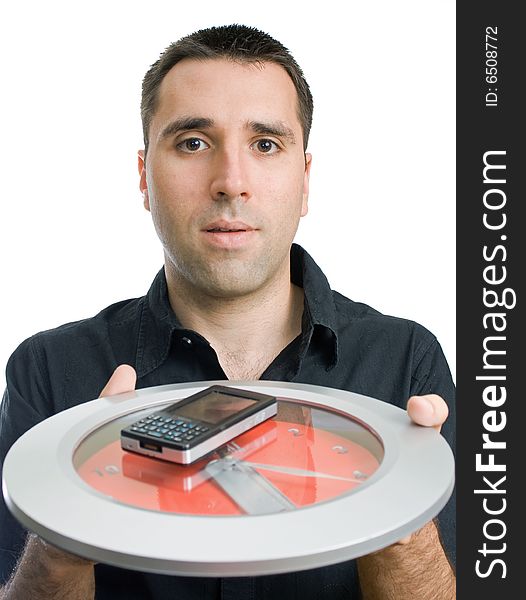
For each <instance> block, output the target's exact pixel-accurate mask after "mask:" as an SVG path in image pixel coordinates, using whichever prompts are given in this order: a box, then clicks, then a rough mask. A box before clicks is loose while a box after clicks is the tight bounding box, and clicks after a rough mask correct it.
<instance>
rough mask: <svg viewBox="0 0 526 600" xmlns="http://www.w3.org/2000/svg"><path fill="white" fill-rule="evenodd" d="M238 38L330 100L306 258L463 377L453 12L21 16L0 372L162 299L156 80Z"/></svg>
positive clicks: (305, 233)
mask: <svg viewBox="0 0 526 600" xmlns="http://www.w3.org/2000/svg"><path fill="white" fill-rule="evenodd" d="M232 22H238V23H244V24H247V25H253V26H256V27H258V28H260V29H262V30H264V31H267V32H268V33H270V34H271V35H272V36H273V37H275V38H277V39H278V40H280V41H281V42H283V43H284V44H285V45H286V46H287V47H288V48H289V49H290V50H291V52H292V53H293V55H294V56H295V58H296V60H297V61H298V62H299V64H300V65H301V66H302V67H303V70H304V72H305V75H306V77H307V80H308V81H309V84H310V86H311V90H312V92H313V95H314V102H315V110H314V123H313V128H312V134H311V139H310V142H309V151H310V152H312V154H313V156H314V159H313V167H312V174H311V195H310V212H309V215H308V216H307V217H306V218H305V219H303V221H302V224H301V225H300V231H299V233H298V237H297V241H299V243H301V244H302V245H304V247H305V248H306V249H307V250H308V251H309V253H310V254H311V255H312V256H313V257H314V259H315V260H316V261H317V262H318V264H319V265H320V266H321V267H322V268H323V270H324V271H325V273H326V274H327V277H328V279H329V281H330V283H331V284H332V287H333V288H334V289H337V290H339V291H340V292H342V293H343V294H345V295H347V296H349V297H351V298H352V299H354V300H358V301H362V302H365V303H367V304H370V305H371V306H373V307H375V308H377V309H379V310H380V311H382V312H384V313H387V314H393V315H396V316H401V317H407V318H410V319H412V320H415V321H418V322H420V323H421V324H422V325H424V326H426V327H427V328H428V329H430V330H431V331H433V333H435V334H436V335H437V337H438V338H439V341H440V342H441V344H442V346H443V348H444V351H445V353H446V356H447V358H448V361H449V364H450V367H451V369H452V371H453V374H454V373H455V359H456V357H455V306H454V299H455V298H454V297H455V265H454V258H455V238H454V231H455V216H454V203H455V195H454V194H455V190H454V183H455V182H454V177H455V173H454V168H455V167H454V165H455V112H454V101H455V89H454V86H455V70H454V69H455V64H454V56H455V46H454V45H455V3H454V2H453V0H428V1H427V2H422V1H421V0H414V1H403V0H402V1H398V2H391V1H389V0H383V1H375V2H364V1H363V0H360V1H355V0H353V1H348V2H345V3H344V2H336V1H332V2H331V1H325V2H320V3H316V4H315V5H313V6H312V7H311V6H310V5H309V4H308V3H306V2H301V3H300V2H298V3H294V2H288V3H287V2H284V1H283V0H279V1H274V0H266V1H265V2H263V3H261V2H258V3H256V2H253V3H252V2H248V1H246V0H243V1H231V2H221V3H219V2H216V1H212V0H201V1H200V2H176V1H175V0H171V1H163V0H149V1H148V2H144V1H141V2H138V1H135V0H128V1H126V2H125V1H113V2H108V1H101V0H92V1H91V2H89V3H87V2H86V3H80V2H65V1H64V2H59V1H53V0H51V1H47V2H37V1H34V2H23V1H20V2H18V3H16V4H14V3H13V4H11V5H10V7H9V8H7V9H5V8H4V9H3V13H2V15H1V18H0V61H1V63H0V66H1V71H0V72H1V93H0V118H1V120H2V137H1V139H2V143H1V147H0V165H1V168H2V177H1V204H0V207H1V208H0V244H1V247H0V256H1V265H0V268H1V281H2V290H1V302H2V307H1V308H2V310H1V311H0V319H1V323H0V326H1V327H0V331H1V334H0V364H1V365H5V363H6V362H7V359H8V357H9V355H10V354H11V352H12V351H13V350H14V349H15V348H16V346H17V345H18V344H19V343H20V342H21V341H22V340H23V339H25V338H26V337H28V336H30V335H32V334H33V333H35V332H37V331H40V330H43V329H49V328H52V327H56V326H58V325H60V324H62V323H65V322H68V321H74V320H78V319H81V318H85V317H89V316H91V315H93V314H95V313H97V312H98V311H99V310H100V309H102V308H103V307H105V306H107V305H109V304H111V303H113V302H116V301H119V300H122V299H125V298H131V297H136V296H141V295H143V294H144V293H145V292H146V291H147V289H148V287H149V285H150V282H151V280H152V279H153V277H154V275H155V273H156V272H157V271H158V269H159V268H160V267H161V265H162V252H161V245H160V243H159V242H158V240H157V238H156V235H155V232H154V229H153V226H152V224H151V221H150V215H149V213H147V212H146V211H145V210H144V209H143V207H142V197H141V195H140V194H139V190H138V176H137V169H136V151H137V149H138V148H140V147H141V146H142V130H141V123H140V116H139V103H140V87H141V80H142V77H143V75H144V73H145V72H146V70H147V69H148V67H149V66H150V64H151V63H153V62H154V61H155V60H156V59H157V58H158V56H159V54H160V53H161V52H162V50H164V48H165V47H166V46H167V45H168V44H169V43H171V42H172V41H175V40H176V39H178V38H179V37H181V36H183V35H186V34H188V33H191V32H192V31H195V30H196V29H200V28H203V27H207V26H211V25H221V24H228V23H232ZM2 368H3V367H2ZM4 381H5V380H4V378H3V371H2V374H1V376H0V384H2V387H3V385H4Z"/></svg>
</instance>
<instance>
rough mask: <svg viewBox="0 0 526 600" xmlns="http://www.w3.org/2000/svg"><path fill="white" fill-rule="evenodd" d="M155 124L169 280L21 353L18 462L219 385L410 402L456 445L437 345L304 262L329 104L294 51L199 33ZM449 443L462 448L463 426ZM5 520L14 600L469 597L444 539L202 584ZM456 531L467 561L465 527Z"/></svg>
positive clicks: (160, 81) (178, 63)
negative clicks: (63, 420)
mask: <svg viewBox="0 0 526 600" xmlns="http://www.w3.org/2000/svg"><path fill="white" fill-rule="evenodd" d="M141 113H142V119H143V128H144V142H145V148H144V151H140V152H139V159H138V160H139V174H140V189H141V192H142V194H143V198H144V206H145V208H146V209H147V210H148V211H150V212H151V215H152V219H153V222H154V225H155V228H156V230H157V233H158V235H159V238H160V240H161V243H162V245H163V249H164V257H165V261H164V269H163V270H161V271H160V272H159V274H158V275H157V277H156V279H155V280H154V282H153V284H152V287H151V288H150V291H149V292H148V294H147V296H145V297H144V298H139V299H135V300H129V301H124V302H120V303H118V304H116V305H112V306H110V307H108V308H107V309H105V310H104V311H102V312H101V313H100V314H99V315H97V316H96V317H94V318H93V319H88V320H85V321H81V322H78V323H72V324H68V325H65V326H63V327H59V328H58V329H55V330H52V331H48V332H43V333H40V334H37V335H36V336H33V337H32V338H30V339H29V340H26V341H25V342H24V343H23V344H21V346H20V347H19V348H18V349H17V350H16V351H15V353H14V354H13V356H12V357H11V359H10V361H9V364H8V367H7V390H6V393H5V395H4V399H3V403H2V413H1V427H2V433H1V440H2V441H1V445H2V448H1V450H2V456H3V455H5V452H6V451H7V449H8V448H9V446H10V445H11V444H12V443H13V442H14V440H15V439H16V438H17V437H18V436H20V435H21V434H22V433H23V432H24V431H26V430H27V429H28V428H29V427H31V426H32V425H34V424H35V423H37V422H38V421H40V420H42V419H43V418H46V417H48V416H50V415H51V414H53V413H55V412H57V411H59V410H62V409H65V408H68V407H70V406H73V405H75V404H78V403H80V402H84V401H87V400H91V399H92V398H94V397H96V396H97V395H98V394H99V393H102V395H108V394H113V393H119V392H124V391H128V390H131V389H133V388H134V387H135V386H137V387H141V388H142V387H148V386H153V385H160V384H165V383H175V382H184V381H199V380H214V379H232V380H251V379H258V378H262V379H273V380H285V381H296V382H302V383H313V384H318V385H326V386H332V387H337V388H341V389H348V390H352V391H355V392H358V393H363V394H367V395H370V396H374V397H377V398H380V399H382V400H385V401H388V402H392V403H394V404H396V405H398V406H401V407H405V405H406V402H407V400H408V398H410V397H411V398H410V400H409V404H408V411H409V414H410V416H411V417H412V418H413V420H415V421H417V422H419V423H420V424H423V425H429V426H435V427H437V428H439V427H440V426H441V425H442V424H443V423H444V421H445V419H446V416H447V406H446V404H445V403H444V401H443V400H442V398H441V397H440V396H442V397H443V398H445V399H446V400H447V401H448V403H449V404H450V407H449V408H450V410H451V409H453V404H452V398H453V384H452V381H451V376H450V374H449V370H448V367H447V364H446V362H445V359H444V357H443V355H442V352H441V350H440V347H439V346H438V343H437V341H436V339H435V338H434V337H433V336H432V335H431V334H430V333H429V332H427V331H426V330H425V329H423V328H422V327H420V326H419V325H417V324H415V323H412V322H408V321H404V320H401V319H395V318H393V317H385V316H383V315H381V314H379V313H378V312H376V311H374V310H373V309H371V308H369V307H367V306H365V305H363V304H357V303H354V302H351V301H350V300H348V299H346V298H344V297H343V296H341V295H339V294H337V293H336V292H332V291H331V290H330V288H329V286H328V283H327V281H326V279H325V277H324V276H323V274H322V273H321V271H320V270H319V268H318V267H317V266H316V264H315V263H314V261H313V260H312V259H311V258H310V257H309V256H308V254H307V253H306V252H305V251H304V250H303V249H301V248H299V247H298V246H292V248H291V245H292V240H293V238H294V235H295V233H296V229H297V226H298V222H299V219H300V217H302V216H304V215H305V214H306V213H307V200H308V193H309V174H310V168H311V155H310V154H306V153H305V150H306V147H307V141H308V135H309V130H310V125H311V119H312V98H311V95H310V91H309V88H308V85H307V83H306V81H305V80H304V78H303V74H302V72H301V70H300V68H299V67H298V65H297V64H296V63H295V61H294V59H293V58H292V57H291V56H290V54H289V53H288V52H287V51H286V49H285V48H284V47H283V46H282V45H281V44H280V43H278V42H276V41H275V40H273V39H272V38H270V37H269V36H267V35H266V34H263V33H262V32H259V31H257V30H255V29H252V28H246V27H243V26H238V25H234V26H228V27H219V28H212V29H208V30H203V31H200V32H197V33H195V34H192V35H191V36H188V37H187V38H183V39H182V40H180V41H179V42H177V43H175V44H173V45H172V46H171V47H170V48H168V49H167V50H166V51H165V53H164V54H163V55H162V56H161V58H160V59H159V60H158V61H157V62H156V63H155V64H154V65H153V66H152V67H151V69H150V70H149V71H148V73H147V74H146V76H145V79H144V82H143V97H142V105H141ZM112 373H113V375H112ZM110 375H111V377H110ZM108 378H109V381H108ZM106 382H107V383H106ZM105 383H106V385H104V384H105ZM102 388H104V389H102ZM101 389H102V392H101ZM444 433H445V435H446V437H447V438H448V439H449V440H450V441H452V434H451V419H449V420H448V421H446V423H445V425H444ZM0 518H1V523H0V525H1V527H2V529H1V531H2V533H1V536H2V540H1V543H0V549H1V553H2V555H1V556H2V558H1V560H2V575H3V580H2V581H6V579H7V578H8V577H9V573H10V571H11V569H13V568H14V573H13V574H12V576H11V579H10V580H9V581H8V582H7V583H6V584H5V587H4V591H3V597H4V598H24V599H25V598H29V597H36V598H48V597H49V598H68V599H69V598H79V599H80V598H82V599H84V598H93V595H94V593H95V592H96V597H97V598H112V599H114V598H126V599H132V598H172V597H173V598H178V599H186V598H188V599H194V598H271V597H279V598H302V599H309V598H331V599H334V598H358V597H359V594H360V589H361V593H362V595H363V597H364V598H370V599H375V598H393V599H397V598H400V599H404V600H407V599H409V598H418V599H419V600H425V599H427V598H440V599H442V598H443V599H450V598H453V597H454V575H453V572H452V569H451V567H450V564H449V561H448V559H447V557H446V554H445V552H444V550H443V547H442V544H441V542H440V538H439V534H438V531H437V527H436V525H435V524H434V523H429V524H427V525H426V526H425V527H424V528H422V529H421V530H420V531H419V532H417V533H416V534H414V535H413V536H410V537H409V538H407V539H405V540H401V541H400V543H398V544H395V545H393V546H390V547H389V548H386V549H384V550H382V551H379V552H377V553H374V554H373V555H370V556H366V557H363V558H361V559H359V560H358V561H350V562H346V563H343V564H340V565H334V566H331V567H325V568H322V569H315V570H311V571H305V572H300V573H291V574H284V575H277V576H266V577H258V578H230V579H228V578H224V579H219V578H210V579H200V578H189V577H169V576H160V575H154V574H147V573H139V572H132V571H125V570H122V569H118V568H114V567H111V566H108V565H103V564H98V565H95V566H94V565H93V563H91V562H89V561H86V560H84V559H81V558H78V557H74V556H71V555H68V554H66V553H64V552H62V551H61V550H58V549H56V548H53V547H52V546H50V545H48V544H46V543H45V542H43V541H42V540H40V539H39V538H37V537H36V536H33V535H30V536H28V538H27V541H26V540H25V533H24V532H23V530H22V528H21V527H19V526H18V525H17V524H16V523H15V521H14V520H13V519H12V517H10V515H9V514H8V512H7V510H6V509H5V507H4V508H3V509H2V512H1V514H0ZM440 529H441V534H442V536H443V537H444V541H445V543H447V544H448V545H449V546H451V545H452V541H453V530H452V517H451V512H450V511H449V512H448V511H444V512H443V513H442V516H441V520H440ZM24 544H25V546H24ZM17 561H18V562H17Z"/></svg>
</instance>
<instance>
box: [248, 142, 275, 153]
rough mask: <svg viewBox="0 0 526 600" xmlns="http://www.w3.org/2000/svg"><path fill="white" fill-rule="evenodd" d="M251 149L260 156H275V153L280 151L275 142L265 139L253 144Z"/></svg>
mask: <svg viewBox="0 0 526 600" xmlns="http://www.w3.org/2000/svg"><path fill="white" fill-rule="evenodd" d="M251 147H252V148H255V149H256V150H257V151H258V152H261V153H262V154H275V153H276V152H279V149H280V148H279V146H278V145H277V144H276V142H273V141H272V140H267V139H261V140H258V141H257V142H254V143H253V144H252V146H251Z"/></svg>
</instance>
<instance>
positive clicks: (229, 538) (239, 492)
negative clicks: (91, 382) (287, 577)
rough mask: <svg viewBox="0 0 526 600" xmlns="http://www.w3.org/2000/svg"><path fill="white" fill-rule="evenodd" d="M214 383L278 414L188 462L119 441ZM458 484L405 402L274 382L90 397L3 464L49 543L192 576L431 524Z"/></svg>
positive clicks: (230, 571) (441, 450)
mask: <svg viewBox="0 0 526 600" xmlns="http://www.w3.org/2000/svg"><path fill="white" fill-rule="evenodd" d="M215 383H218V384H219V383H220V384H222V385H232V386H235V387H238V388H242V389H246V390H250V391H259V392H262V393H265V394H270V395H273V396H277V397H278V413H277V415H276V416H275V417H274V418H272V419H270V420H268V421H265V422H263V423H261V424H260V425H258V426H256V427H254V428H253V429H251V430H249V431H247V432H245V433H244V434H242V435H240V436H238V437H237V438H235V439H234V440H232V441H230V442H229V443H228V444H226V445H224V446H222V447H220V448H219V449H218V450H217V451H215V452H214V453H211V454H209V455H207V456H205V457H203V458H201V459H200V460H198V461H197V462H195V463H193V464H191V465H178V464H174V463H170V462H166V461H163V460H159V459H156V458H150V457H147V456H142V455H138V454H133V453H131V452H126V451H124V450H123V449H122V448H121V444H120V431H121V429H122V428H124V427H126V426H128V425H129V424H130V423H131V422H133V421H136V420H137V419H140V418H142V417H147V416H148V414H149V413H152V412H155V411H158V410H160V409H161V408H163V406H165V405H168V404H170V403H173V402H175V401H177V400H180V399H183V398H185V397H187V396H189V395H191V394H193V393H195V392H198V391H200V390H201V389H204V388H206V387H208V386H210V385H212V384H215ZM36 457H38V460H36ZM42 465H46V466H45V468H43V467H42ZM453 485H454V461H453V456H452V452H451V450H450V448H449V446H448V444H447V443H446V441H445V440H444V439H443V438H442V436H440V434H438V433H437V432H436V431H435V430H433V429H428V428H424V427H419V426H417V425H414V424H413V423H411V421H410V419H409V417H408V416H407V413H406V412H405V411H403V410H401V409H399V408H396V407H394V406H392V405H390V404H387V403H385V402H381V401H379V400H375V399H373V398H369V397H366V396H361V395H358V394H353V393H351V392H345V391H341V390H335V389H330V388H324V387H319V386H313V385H306V384H292V383H284V382H271V381H258V382H234V381H227V382H224V381H222V382H209V381H207V382H199V383H186V384H176V385H168V386H160V387H155V388H148V389H143V390H137V391H135V392H130V393H127V394H120V395H118V396H108V397H105V398H100V399H97V400H93V401H92V402H88V403H85V404H81V405H79V406H76V407H74V408H71V409H69V410H66V411H63V412H61V413H59V414H57V415H54V416H53V417H51V418H49V419H46V420H45V421H43V422H42V423H40V424H38V425H37V426H35V427H33V428H32V429H31V430H29V431H28V432H27V433H26V434H24V435H23V436H22V437H21V438H20V439H19V440H18V441H17V442H16V443H15V444H14V445H13V447H12V448H11V450H10V452H9V453H8V455H7V457H6V460H5V464H4V496H5V499H6V503H7V505H8V507H9V508H10V510H11V511H12V513H13V514H14V516H15V517H16V518H17V519H18V520H19V521H20V522H21V523H22V524H23V525H24V526H25V527H27V528H28V529H30V530H32V531H34V532H35V533H37V534H38V535H40V536H41V537H42V538H44V539H45V540H47V541H49V542H50V543H52V544H55V545H56V546H58V547H60V548H63V549H65V550H67V551H69V552H72V553H74V554H78V555H80V556H83V557H86V558H90V559H92V560H96V561H98V562H105V563H108V564H113V565H116V566H120V567H124V568H130V569H137V570H142V571H151V572H157V573H165V574H178V575H196V576H197V575H199V576H247V575H264V574H271V573H281V572H286V571H296V570H301V569H310V568H314V567H319V566H323V565H327V564H332V563H336V562H342V561H344V560H348V559H350V558H355V557H358V556H362V555H364V554H368V553H370V552H373V551H375V550H379V549H380V548H383V547H385V546H387V545H389V544H391V543H394V542H396V541H398V540H399V539H401V538H402V537H405V536H406V535H408V534H409V533H412V532H413V531H415V530H416V529H418V528H420V527H422V526H423V525H424V524H425V523H427V522H428V521H430V520H431V519H432V518H433V517H434V516H436V514H437V513H438V512H439V511H440V510H441V508H442V507H443V506H444V505H445V503H446V502H447V500H448V498H449V496H450V495H451V492H452V489H453Z"/></svg>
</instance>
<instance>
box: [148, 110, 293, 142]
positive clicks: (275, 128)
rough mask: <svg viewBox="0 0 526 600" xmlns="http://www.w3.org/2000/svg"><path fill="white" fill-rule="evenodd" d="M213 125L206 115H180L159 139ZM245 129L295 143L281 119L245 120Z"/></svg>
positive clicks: (291, 133) (164, 130) (212, 121)
mask: <svg viewBox="0 0 526 600" xmlns="http://www.w3.org/2000/svg"><path fill="white" fill-rule="evenodd" d="M213 126H214V120H213V119H208V118H206V117H181V118H179V119H175V121H172V122H171V123H169V124H168V125H167V126H166V127H165V128H164V129H163V130H162V132H161V135H160V139H161V140H163V139H166V138H168V137H170V136H172V135H175V134H176V133H178V132H180V131H191V130H193V129H210V128H211V127H213ZM245 127H246V128H247V129H250V130H252V131H254V132H255V133H260V134H263V135H275V136H277V137H282V138H285V139H287V140H288V141H289V142H290V143H291V144H295V143H296V136H295V135H294V132H293V131H292V129H291V128H290V127H288V126H287V125H285V123H283V122H282V121H272V122H268V123H264V122H261V121H247V122H246V124H245Z"/></svg>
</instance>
